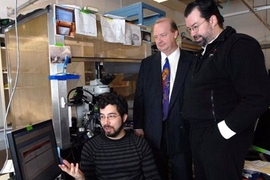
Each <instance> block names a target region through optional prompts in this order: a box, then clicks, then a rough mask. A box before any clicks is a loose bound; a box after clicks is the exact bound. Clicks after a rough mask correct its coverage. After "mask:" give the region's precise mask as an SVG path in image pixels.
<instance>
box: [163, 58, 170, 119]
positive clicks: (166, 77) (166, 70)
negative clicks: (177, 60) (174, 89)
mask: <svg viewBox="0 0 270 180" xmlns="http://www.w3.org/2000/svg"><path fill="white" fill-rule="evenodd" d="M162 88H163V120H166V119H167V116H168V111H169V102H170V101H169V97H170V63H169V59H168V58H166V60H165V64H164V66H163V70H162Z"/></svg>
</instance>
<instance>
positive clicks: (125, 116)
mask: <svg viewBox="0 0 270 180" xmlns="http://www.w3.org/2000/svg"><path fill="white" fill-rule="evenodd" d="M127 118H128V115H127V114H124V116H123V122H126V120H127Z"/></svg>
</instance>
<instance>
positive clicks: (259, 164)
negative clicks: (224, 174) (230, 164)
mask: <svg viewBox="0 0 270 180" xmlns="http://www.w3.org/2000/svg"><path fill="white" fill-rule="evenodd" d="M244 170H248V171H256V172H261V173H265V174H267V175H270V162H266V161H261V160H256V161H245V165H244Z"/></svg>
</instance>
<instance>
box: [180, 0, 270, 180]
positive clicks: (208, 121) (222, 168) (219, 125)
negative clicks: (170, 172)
mask: <svg viewBox="0 0 270 180" xmlns="http://www.w3.org/2000/svg"><path fill="white" fill-rule="evenodd" d="M184 16H185V21H186V26H187V30H188V31H189V32H190V35H191V36H192V37H193V39H194V40H195V41H196V42H197V43H198V44H199V45H200V46H202V51H201V52H200V54H199V59H198V60H197V62H196V65H195V68H194V70H193V71H192V72H193V74H192V81H191V85H190V88H189V89H188V90H187V92H188V93H187V94H186V97H185V101H184V104H183V109H182V114H183V117H184V119H185V120H186V122H188V123H189V124H190V131H189V137H190V144H191V150H192V157H193V159H194V170H195V179H196V180H217V179H218V180H241V179H242V170H243V166H244V160H245V157H246V154H247V152H248V148H249V147H250V145H251V143H252V139H253V132H254V126H255V123H256V120H257V119H258V118H259V117H260V116H261V115H262V114H263V113H264V112H265V111H266V110H267V108H268V107H269V104H270V82H269V77H268V76H267V71H266V68H265V62H264V55H263V52H262V50H261V46H260V44H259V43H258V42H257V41H256V40H255V39H254V38H252V37H250V36H248V35H245V34H240V33H237V32H236V30H235V29H233V28H232V27H229V26H228V27H223V23H224V18H223V17H222V15H221V14H220V12H219V10H218V7H217V5H216V2H215V1H214V0H197V1H195V2H193V3H190V4H188V5H187V7H186V9H185V12H184Z"/></svg>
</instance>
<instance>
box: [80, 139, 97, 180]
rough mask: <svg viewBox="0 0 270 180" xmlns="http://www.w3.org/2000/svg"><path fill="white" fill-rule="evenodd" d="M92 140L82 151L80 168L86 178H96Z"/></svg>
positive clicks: (89, 179)
mask: <svg viewBox="0 0 270 180" xmlns="http://www.w3.org/2000/svg"><path fill="white" fill-rule="evenodd" d="M90 145H91V144H90V141H88V142H86V143H85V144H84V146H83V149H82V153H81V162H80V169H81V171H82V172H83V173H84V176H85V179H86V180H95V179H96V178H95V166H94V160H93V152H94V151H93V148H91V146H90Z"/></svg>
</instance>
